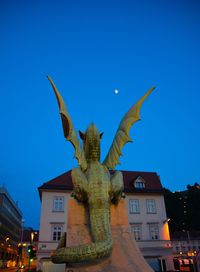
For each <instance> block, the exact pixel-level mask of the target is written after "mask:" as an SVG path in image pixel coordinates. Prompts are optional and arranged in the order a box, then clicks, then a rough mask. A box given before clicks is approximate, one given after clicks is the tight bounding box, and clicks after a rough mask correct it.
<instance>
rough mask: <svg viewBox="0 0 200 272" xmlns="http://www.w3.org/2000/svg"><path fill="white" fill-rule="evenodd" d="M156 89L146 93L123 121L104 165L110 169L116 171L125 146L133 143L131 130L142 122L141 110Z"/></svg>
mask: <svg viewBox="0 0 200 272" xmlns="http://www.w3.org/2000/svg"><path fill="white" fill-rule="evenodd" d="M154 89H155V87H152V88H151V89H150V90H149V91H148V92H146V93H145V95H144V96H142V97H141V98H140V100H139V101H138V102H137V103H136V104H135V105H133V106H132V107H131V108H130V109H129V111H128V112H127V113H126V114H125V116H124V117H123V119H122V120H121V122H120V124H119V127H118V129H117V132H116V134H115V137H114V140H113V142H112V145H111V147H110V150H109V152H108V154H107V156H106V158H105V160H104V161H103V164H104V165H105V166H107V168H108V169H113V170H114V168H115V166H116V165H117V164H119V163H120V162H119V156H120V155H122V152H121V151H122V148H123V146H124V145H125V144H126V143H128V142H132V140H131V138H130V136H129V131H130V128H131V126H132V125H133V124H134V123H135V122H137V121H139V120H140V108H141V106H142V103H143V102H144V100H145V99H146V98H147V96H148V95H149V94H150V93H151V92H152V91H153V90H154Z"/></svg>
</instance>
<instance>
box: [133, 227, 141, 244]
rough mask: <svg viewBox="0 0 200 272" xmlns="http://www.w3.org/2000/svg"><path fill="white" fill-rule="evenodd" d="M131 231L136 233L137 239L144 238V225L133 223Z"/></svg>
mask: <svg viewBox="0 0 200 272" xmlns="http://www.w3.org/2000/svg"><path fill="white" fill-rule="evenodd" d="M131 231H132V232H133V234H134V237H135V240H136V241H140V240H142V226H141V225H138V224H131Z"/></svg>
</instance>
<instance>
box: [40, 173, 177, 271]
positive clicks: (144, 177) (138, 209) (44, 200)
mask: <svg viewBox="0 0 200 272" xmlns="http://www.w3.org/2000/svg"><path fill="white" fill-rule="evenodd" d="M122 173H123V178H124V187H125V188H124V192H125V194H126V203H127V213H128V218H129V223H130V228H131V230H132V233H133V236H134V237H135V239H136V241H137V243H138V246H139V248H140V249H141V251H142V253H143V255H144V257H145V259H146V260H147V262H148V263H149V264H150V265H151V266H152V268H153V269H154V271H167V270H173V267H172V266H173V265H172V246H171V241H170V237H169V229H168V222H167V217H166V211H165V203H164V196H163V191H162V185H161V183H160V179H159V177H158V176H157V174H156V173H153V172H135V171H122ZM111 174H112V172H111ZM72 188H73V186H72V180H71V171H68V172H66V173H64V174H63V175H61V176H59V177H57V178H55V179H52V180H50V181H49V182H46V183H44V184H43V185H42V186H40V187H39V188H38V189H39V194H40V198H41V214H40V235H39V241H38V257H37V258H38V269H43V270H45V269H44V265H46V266H48V265H50V255H51V252H52V251H53V250H55V249H56V247H57V244H58V241H59V240H60V237H61V235H62V233H63V232H67V217H68V200H69V199H70V198H71V192H72Z"/></svg>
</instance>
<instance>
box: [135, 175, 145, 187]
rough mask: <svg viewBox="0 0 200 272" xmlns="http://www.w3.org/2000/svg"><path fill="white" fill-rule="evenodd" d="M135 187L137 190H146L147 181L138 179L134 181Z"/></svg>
mask: <svg viewBox="0 0 200 272" xmlns="http://www.w3.org/2000/svg"><path fill="white" fill-rule="evenodd" d="M134 187H135V188H136V189H143V188H145V181H144V179H143V178H142V177H138V178H137V179H136V180H135V181H134Z"/></svg>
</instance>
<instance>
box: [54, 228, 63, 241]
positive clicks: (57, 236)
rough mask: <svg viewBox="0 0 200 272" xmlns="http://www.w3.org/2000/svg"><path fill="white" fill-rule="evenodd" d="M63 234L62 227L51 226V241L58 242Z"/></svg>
mask: <svg viewBox="0 0 200 272" xmlns="http://www.w3.org/2000/svg"><path fill="white" fill-rule="evenodd" d="M62 232H63V226H62V225H53V226H52V240H53V241H59V240H60V238H61V235H62Z"/></svg>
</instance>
